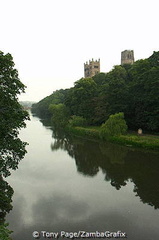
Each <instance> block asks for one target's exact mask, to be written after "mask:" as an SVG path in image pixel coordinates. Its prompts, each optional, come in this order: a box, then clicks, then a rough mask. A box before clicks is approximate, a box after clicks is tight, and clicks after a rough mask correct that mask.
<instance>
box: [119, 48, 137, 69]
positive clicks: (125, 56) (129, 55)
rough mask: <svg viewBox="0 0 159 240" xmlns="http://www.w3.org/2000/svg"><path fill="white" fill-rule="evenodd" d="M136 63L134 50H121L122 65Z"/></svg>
mask: <svg viewBox="0 0 159 240" xmlns="http://www.w3.org/2000/svg"><path fill="white" fill-rule="evenodd" d="M133 63H134V51H133V50H125V51H123V52H121V65H124V64H133Z"/></svg>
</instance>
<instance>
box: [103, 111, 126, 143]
mask: <svg viewBox="0 0 159 240" xmlns="http://www.w3.org/2000/svg"><path fill="white" fill-rule="evenodd" d="M127 128H128V127H127V125H126V121H125V120H124V113H122V112H120V113H116V114H114V115H110V117H109V119H108V120H107V121H106V122H105V123H104V124H102V126H101V137H102V138H104V139H105V138H107V137H109V136H119V135H123V134H125V133H126V132H127Z"/></svg>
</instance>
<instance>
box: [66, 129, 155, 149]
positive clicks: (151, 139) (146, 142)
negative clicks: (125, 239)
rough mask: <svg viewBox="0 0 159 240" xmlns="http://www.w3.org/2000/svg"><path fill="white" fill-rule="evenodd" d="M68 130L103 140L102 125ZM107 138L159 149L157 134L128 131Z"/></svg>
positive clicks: (128, 144)
mask: <svg viewBox="0 0 159 240" xmlns="http://www.w3.org/2000/svg"><path fill="white" fill-rule="evenodd" d="M68 131H69V132H70V133H72V134H74V135H77V136H81V137H83V138H89V139H99V140H102V139H101V137H100V127H70V128H68ZM105 140H106V141H109V142H114V143H118V144H122V145H125V146H130V147H139V148H146V149H152V150H158V151H159V136H156V135H144V134H143V135H142V136H138V135H137V133H128V134H127V135H121V136H111V137H107V138H106V139H105Z"/></svg>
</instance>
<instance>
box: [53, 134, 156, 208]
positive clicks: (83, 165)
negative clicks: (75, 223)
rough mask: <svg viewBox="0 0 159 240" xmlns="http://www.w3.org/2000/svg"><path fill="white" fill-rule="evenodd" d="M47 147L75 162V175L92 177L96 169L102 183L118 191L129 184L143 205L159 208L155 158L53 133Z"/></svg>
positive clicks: (154, 155)
mask: <svg viewBox="0 0 159 240" xmlns="http://www.w3.org/2000/svg"><path fill="white" fill-rule="evenodd" d="M53 137H54V139H55V141H54V143H53V144H52V145H51V148H52V150H53V151H55V150H58V149H63V150H65V151H67V152H68V154H69V155H70V156H71V157H73V158H74V159H75V162H76V166H77V170H78V172H80V173H82V174H83V175H86V176H95V175H96V174H97V173H98V171H99V169H102V172H103V174H105V180H106V181H110V183H111V185H112V186H113V187H115V188H116V189H117V190H119V189H120V188H121V187H122V186H125V185H126V184H127V182H128V181H129V180H131V181H132V182H134V184H135V186H134V192H136V196H139V197H140V199H141V201H142V202H143V203H147V204H149V205H151V206H154V207H155V208H159V197H158V196H159V184H158V183H159V174H158V172H159V161H158V154H155V153H152V152H151V153H147V152H146V153H145V152H143V151H139V150H133V149H128V148H125V147H123V146H119V145H114V144H110V143H101V142H100V143H98V142H92V141H88V140H83V139H81V138H77V137H72V136H67V135H66V134H64V133H62V132H58V131H57V130H56V131H55V132H54V133H53Z"/></svg>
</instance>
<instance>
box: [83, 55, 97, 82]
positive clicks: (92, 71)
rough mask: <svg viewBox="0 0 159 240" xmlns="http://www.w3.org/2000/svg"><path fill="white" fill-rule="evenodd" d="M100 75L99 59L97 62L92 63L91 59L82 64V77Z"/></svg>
mask: <svg viewBox="0 0 159 240" xmlns="http://www.w3.org/2000/svg"><path fill="white" fill-rule="evenodd" d="M98 73H100V59H99V60H98V61H97V60H96V61H94V60H93V58H92V61H89V63H88V62H86V63H84V77H85V78H88V77H93V76H94V75H96V74H98Z"/></svg>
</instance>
